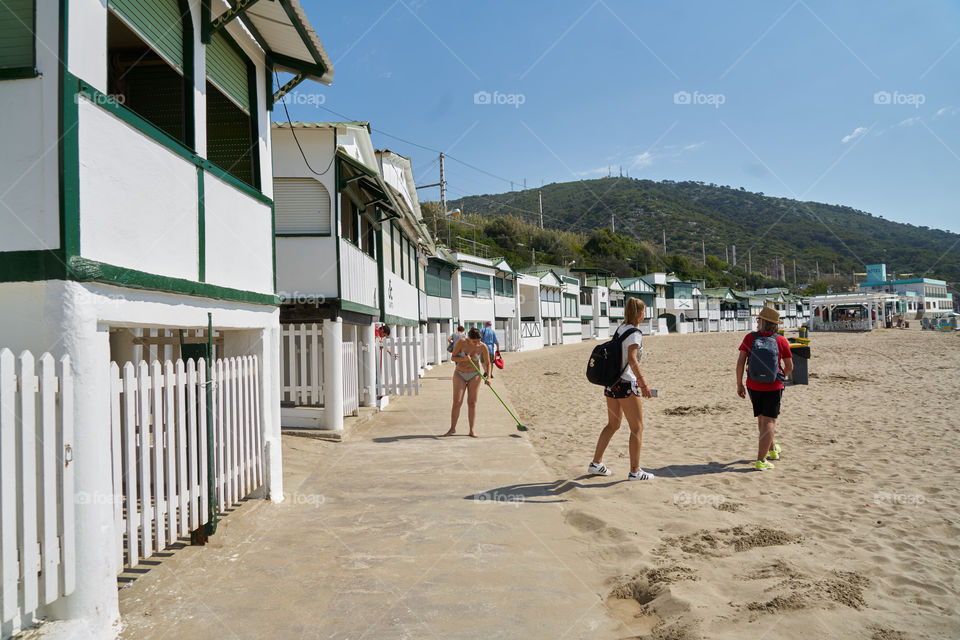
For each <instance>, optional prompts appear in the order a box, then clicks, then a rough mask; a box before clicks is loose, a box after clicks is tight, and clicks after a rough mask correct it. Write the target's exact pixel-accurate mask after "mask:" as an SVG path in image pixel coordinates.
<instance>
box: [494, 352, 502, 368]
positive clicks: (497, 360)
mask: <svg viewBox="0 0 960 640" xmlns="http://www.w3.org/2000/svg"><path fill="white" fill-rule="evenodd" d="M493 364H495V365H496V366H497V369H503V356H501V355H500V350H499V349H497V352H496V353H495V354H494V355H493Z"/></svg>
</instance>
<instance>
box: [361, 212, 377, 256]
mask: <svg viewBox="0 0 960 640" xmlns="http://www.w3.org/2000/svg"><path fill="white" fill-rule="evenodd" d="M375 245H376V242H375V239H374V235H373V223H372V222H370V220H369V219H368V218H367V217H366V216H360V249H361V250H362V251H363V252H364V253H366V254H367V255H368V256H370V257H371V258H376V257H377V252H376V250H375V248H374V247H375Z"/></svg>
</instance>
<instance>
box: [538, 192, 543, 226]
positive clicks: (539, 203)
mask: <svg viewBox="0 0 960 640" xmlns="http://www.w3.org/2000/svg"><path fill="white" fill-rule="evenodd" d="M537 204H538V206H539V208H540V228H541V229H543V192H541V191H540V189H537Z"/></svg>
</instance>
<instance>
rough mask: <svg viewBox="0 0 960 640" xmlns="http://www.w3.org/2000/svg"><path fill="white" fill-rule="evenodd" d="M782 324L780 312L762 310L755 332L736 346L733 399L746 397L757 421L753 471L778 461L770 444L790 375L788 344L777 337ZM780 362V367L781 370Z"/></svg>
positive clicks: (776, 450)
mask: <svg viewBox="0 0 960 640" xmlns="http://www.w3.org/2000/svg"><path fill="white" fill-rule="evenodd" d="M780 324H782V322H781V320H780V312H778V311H777V310H776V309H774V308H772V307H764V308H763V309H761V310H760V314H759V315H758V316H757V330H756V331H754V332H752V333H748V334H747V335H746V336H745V337H744V338H743V342H742V343H740V358H739V359H738V360H737V395H738V396H740V397H741V398H746V397H747V392H749V393H750V401H751V402H752V403H753V415H754V417H756V419H757V429H758V430H759V432H760V442H759V445H758V448H757V462H756V463H755V464H754V467H755V468H757V469H773V463H772V462H768V460H779V459H780V445H779V444H777V443H776V442H774V438H773V430H774V427H775V426H776V423H777V418H778V417H779V416H780V400H781V398H782V397H783V381H784V380H785V379H786V376H788V375H790V373H791V372H792V371H793V354H792V353H791V352H790V343H788V342H787V339H786V338H784V337H783V336H781V335H780V334H778V333H777V327H778V326H779V325H780ZM781 362H782V363H783V364H782V367H781ZM744 365H746V368H747V386H746V388H744V386H743V369H744Z"/></svg>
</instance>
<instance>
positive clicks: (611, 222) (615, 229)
mask: <svg viewBox="0 0 960 640" xmlns="http://www.w3.org/2000/svg"><path fill="white" fill-rule="evenodd" d="M610 231H611V232H613V233H616V232H617V226H616V222H615V221H614V218H613V212H612V211H611V212H610Z"/></svg>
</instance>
